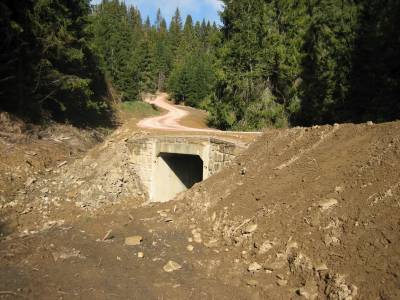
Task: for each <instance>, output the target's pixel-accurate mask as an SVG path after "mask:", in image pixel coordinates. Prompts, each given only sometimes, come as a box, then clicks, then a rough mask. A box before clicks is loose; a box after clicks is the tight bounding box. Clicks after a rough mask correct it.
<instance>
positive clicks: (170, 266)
mask: <svg viewBox="0 0 400 300" xmlns="http://www.w3.org/2000/svg"><path fill="white" fill-rule="evenodd" d="M180 269H182V266H181V265H180V264H178V263H177V262H175V261H173V260H170V261H169V262H167V264H166V265H165V266H164V267H163V270H164V271H165V272H167V273H171V272H174V271H177V270H180Z"/></svg>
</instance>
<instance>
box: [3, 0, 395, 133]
mask: <svg viewBox="0 0 400 300" xmlns="http://www.w3.org/2000/svg"><path fill="white" fill-rule="evenodd" d="M223 3H224V6H223V10H222V11H221V12H220V15H221V22H222V23H221V25H216V24H215V23H213V24H211V23H210V22H208V21H207V20H203V21H202V22H194V21H193V19H192V17H191V16H190V15H187V16H181V13H180V11H179V9H177V10H176V12H175V15H174V16H173V17H172V19H171V20H166V19H165V18H164V17H163V15H162V11H161V10H158V13H157V16H156V18H155V22H154V23H152V22H151V21H150V18H149V17H148V16H142V15H141V12H140V11H139V10H138V9H137V8H136V7H130V6H127V5H126V4H125V3H124V2H123V1H119V0H103V1H102V2H101V4H99V5H91V4H90V1H89V0H33V1H30V0H22V1H18V3H17V1H13V0H5V1H1V3H0V36H1V40H0V48H1V50H0V99H1V101H0V109H1V110H5V111H9V112H12V113H15V114H17V115H20V116H22V117H24V118H27V119H29V120H30V121H34V122H41V121H43V120H44V121H46V120H56V121H60V122H65V121H67V122H72V123H76V124H81V125H84V126H88V125H93V124H97V123H104V120H108V119H110V118H112V109H111V102H112V101H110V98H111V96H110V95H111V94H113V95H115V94H117V95H118V97H117V98H118V99H114V100H113V101H139V100H140V99H141V97H142V96H143V95H144V94H146V93H155V92H156V91H165V92H167V93H169V94H170V96H171V99H173V100H175V101H176V102H178V103H184V104H185V105H190V106H193V107H198V108H202V109H205V110H207V111H208V112H209V118H208V122H209V125H210V126H213V127H216V128H220V129H230V130H258V129H262V128H265V127H268V126H272V127H287V126H298V125H301V126H309V125H314V124H332V123H335V122H365V121H369V120H371V121H374V122H384V121H391V120H397V119H399V118H400V99H399V95H400V31H399V30H398V28H400V2H399V1H396V0H357V1H356V0H233V1H232V0H224V1H223ZM111 91H115V92H114V93H112V92H111ZM114 98H115V96H114ZM99 120H101V122H100V121H99Z"/></svg>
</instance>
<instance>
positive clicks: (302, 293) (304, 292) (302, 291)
mask: <svg viewBox="0 0 400 300" xmlns="http://www.w3.org/2000/svg"><path fill="white" fill-rule="evenodd" d="M296 293H297V294H298V295H299V296H301V297H303V298H305V299H311V297H310V293H309V292H308V291H307V290H306V289H305V288H304V287H302V288H299V289H298V290H297V291H296Z"/></svg>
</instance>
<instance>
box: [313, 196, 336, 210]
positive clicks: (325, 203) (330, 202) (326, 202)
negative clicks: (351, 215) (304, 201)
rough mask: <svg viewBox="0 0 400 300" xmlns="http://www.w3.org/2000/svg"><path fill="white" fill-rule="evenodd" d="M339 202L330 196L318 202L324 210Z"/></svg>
mask: <svg viewBox="0 0 400 300" xmlns="http://www.w3.org/2000/svg"><path fill="white" fill-rule="evenodd" d="M337 204H338V201H337V200H336V199H335V198H330V199H327V200H323V201H321V202H319V203H318V207H319V208H320V209H321V210H322V211H325V210H327V209H330V208H332V207H334V206H336V205H337Z"/></svg>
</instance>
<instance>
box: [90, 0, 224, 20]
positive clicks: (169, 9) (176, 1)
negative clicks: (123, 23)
mask: <svg viewBox="0 0 400 300" xmlns="http://www.w3.org/2000/svg"><path fill="white" fill-rule="evenodd" d="M99 2H101V0H92V4H97V3H99ZM124 2H125V3H126V4H127V5H133V6H136V7H138V8H139V9H140V11H141V13H142V17H143V19H145V18H146V16H150V18H151V20H152V21H154V19H155V16H156V13H157V9H158V8H160V9H161V13H162V15H163V16H164V18H165V19H166V20H167V23H168V24H169V22H170V20H171V17H172V15H173V14H174V12H175V9H176V8H177V7H179V9H180V11H181V14H182V19H183V21H184V18H185V17H186V15H187V14H191V15H192V17H193V20H194V21H201V20H202V19H203V18H204V19H206V20H210V21H211V22H212V21H215V22H216V23H217V24H220V23H221V22H220V19H219V15H218V11H220V10H222V2H221V1H220V0H125V1H124Z"/></svg>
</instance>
